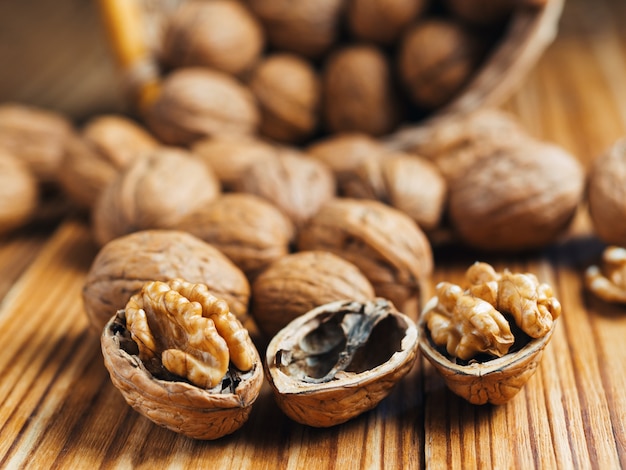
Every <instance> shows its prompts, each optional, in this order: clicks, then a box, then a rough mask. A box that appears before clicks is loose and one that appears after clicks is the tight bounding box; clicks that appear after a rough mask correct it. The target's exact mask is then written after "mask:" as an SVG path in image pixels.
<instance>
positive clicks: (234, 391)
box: [101, 310, 263, 440]
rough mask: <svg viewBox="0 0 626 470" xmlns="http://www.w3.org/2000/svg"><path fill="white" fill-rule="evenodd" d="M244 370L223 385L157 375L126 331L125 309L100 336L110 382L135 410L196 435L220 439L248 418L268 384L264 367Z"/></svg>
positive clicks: (257, 365)
mask: <svg viewBox="0 0 626 470" xmlns="http://www.w3.org/2000/svg"><path fill="white" fill-rule="evenodd" d="M248 341H249V343H250V347H251V348H252V350H254V353H255V355H256V358H255V360H254V366H253V368H252V369H251V370H250V371H248V372H240V371H238V370H236V369H234V368H233V367H231V368H230V369H229V371H228V373H227V374H226V376H225V378H224V379H223V380H222V382H221V384H219V385H218V386H217V387H214V388H212V389H204V388H201V387H197V386H195V385H193V384H191V383H189V382H185V381H183V380H181V379H178V378H171V379H169V378H157V377H155V376H154V375H153V374H152V373H150V372H149V371H148V369H147V368H146V366H145V365H144V363H143V362H142V361H141V360H140V359H139V357H138V347H137V344H136V343H135V342H134V341H133V340H132V339H131V335H130V332H129V331H128V330H127V329H126V316H125V312H124V310H120V311H118V313H117V314H116V315H114V316H113V318H111V320H109V322H108V323H107V324H106V326H105V328H104V331H103V332H102V336H101V346H102V355H103V356H104V364H105V366H106V368H107V369H108V371H109V374H110V376H111V381H112V382H113V384H114V385H115V387H116V388H118V389H119V390H120V391H121V392H122V395H123V396H124V399H125V400H126V402H127V403H128V404H129V405H130V406H132V407H133V408H134V409H135V410H136V411H138V412H139V413H141V414H142V415H144V416H145V417H147V418H148V419H150V420H151V421H153V422H155V423H156V424H159V425H161V426H163V427H166V428H167V429H170V430H172V431H174V432H177V433H181V434H184V435H186V436H189V437H192V438H194V439H207V440H208V439H218V438H220V437H222V436H225V435H227V434H230V433H232V432H235V431H236V430H237V429H239V428H240V427H241V426H242V425H243V424H244V423H245V422H246V420H247V419H248V415H249V414H250V411H251V409H252V404H253V403H254V401H255V400H256V398H257V397H258V395H259V392H260V390H261V386H262V384H263V367H262V363H261V359H260V357H259V355H258V352H257V350H256V348H255V347H254V345H253V344H252V342H251V341H250V339H249V338H248Z"/></svg>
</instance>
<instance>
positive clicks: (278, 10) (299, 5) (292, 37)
mask: <svg viewBox="0 0 626 470" xmlns="http://www.w3.org/2000/svg"><path fill="white" fill-rule="evenodd" d="M246 3H247V4H248V6H249V7H250V9H251V10H252V11H253V13H254V14H255V15H256V16H257V17H258V18H259V19H260V21H261V23H262V24H263V26H264V28H265V33H266V35H267V39H268V41H269V43H270V44H271V45H272V46H274V47H275V48H276V49H277V50H279V51H287V52H294V53H296V54H299V55H302V56H304V57H308V58H319V57H320V56H321V55H322V54H324V53H325V52H326V51H328V49H329V48H330V47H331V46H332V45H333V44H334V43H335V42H336V40H337V36H338V34H339V27H340V20H341V15H342V12H343V8H344V3H345V0H298V1H285V0H247V2H246Z"/></svg>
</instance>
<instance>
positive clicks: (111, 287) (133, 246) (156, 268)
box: [82, 230, 250, 331]
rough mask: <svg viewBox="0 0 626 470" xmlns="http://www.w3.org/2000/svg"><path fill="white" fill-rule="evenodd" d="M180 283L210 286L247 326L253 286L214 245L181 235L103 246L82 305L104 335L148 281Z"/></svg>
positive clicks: (139, 236)
mask: <svg viewBox="0 0 626 470" xmlns="http://www.w3.org/2000/svg"><path fill="white" fill-rule="evenodd" d="M177 278H181V279H184V280H186V281H188V282H193V283H202V284H206V285H207V286H208V287H209V288H210V289H211V292H213V294H214V295H215V296H217V297H219V298H221V299H224V300H225V301H226V302H227V303H228V305H229V306H230V309H231V311H232V312H233V313H234V314H236V315H237V317H238V318H239V319H240V320H241V321H245V318H246V316H247V311H248V299H249V296H250V286H249V284H248V281H247V279H246V277H245V275H244V274H243V272H241V270H240V269H239V268H237V267H236V266H235V265H234V264H233V263H232V262H231V261H230V260H229V259H228V258H226V256H224V255H223V254H222V253H221V252H220V251H219V250H217V249H216V248H214V247H213V246H211V245H209V244H208V243H206V242H203V241H202V240H200V239H199V238H197V237H194V236H193V235H190V234H188V233H186V232H182V231H176V230H147V231H140V232H135V233H132V234H130V235H126V236H123V237H120V238H117V239H115V240H113V241H111V242H109V243H107V244H106V245H105V246H103V247H102V249H101V250H100V251H99V252H98V254H97V256H96V258H95V259H94V261H93V263H92V264H91V267H90V269H89V272H88V273H87V277H86V279H85V284H84V287H83V291H82V298H83V306H84V309H85V312H86V314H87V316H88V317H89V320H90V322H91V324H92V325H93V326H94V327H95V329H96V330H98V331H100V330H101V329H102V327H103V326H104V324H105V323H106V322H107V321H108V320H109V319H110V318H111V316H112V315H114V314H115V312H116V311H117V310H119V309H122V308H124V306H125V305H126V302H128V299H130V297H131V296H132V295H133V294H135V293H137V292H138V291H139V290H140V289H141V287H142V285H143V284H144V283H145V282H146V281H151V280H152V281H167V280H170V279H177Z"/></svg>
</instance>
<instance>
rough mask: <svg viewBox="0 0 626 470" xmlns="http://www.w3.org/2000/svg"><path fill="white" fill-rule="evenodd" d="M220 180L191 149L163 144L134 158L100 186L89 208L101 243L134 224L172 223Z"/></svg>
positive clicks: (214, 191) (214, 192)
mask: <svg viewBox="0 0 626 470" xmlns="http://www.w3.org/2000/svg"><path fill="white" fill-rule="evenodd" d="M219 194H220V185H219V182H218V180H217V178H216V177H215V175H214V174H213V172H212V171H211V169H210V168H209V167H208V166H207V165H205V164H204V163H202V162H201V161H199V160H198V159H197V158H195V157H194V156H193V155H192V154H191V153H189V152H187V151H185V150H183V149H177V148H169V147H161V148H158V149H155V150H153V151H152V152H150V153H149V154H146V155H144V156H143V157H142V158H139V159H137V160H136V161H135V162H133V163H132V164H131V165H130V166H129V167H127V168H126V169H125V170H124V171H122V172H120V173H119V174H118V175H117V176H116V177H115V178H114V179H113V181H111V182H110V183H109V185H108V186H107V187H106V188H105V189H104V190H103V191H102V194H101V195H100V196H99V198H98V200H97V201H96V205H95V207H94V209H93V214H92V215H93V218H92V219H93V232H94V236H95V238H96V241H97V242H98V243H99V244H100V245H104V244H105V243H107V242H109V241H111V240H113V239H114V238H117V237H119V236H122V235H125V234H127V233H131V232H136V231H137V230H148V229H167V228H174V227H176V224H177V223H178V222H179V221H180V220H181V219H183V218H184V217H185V216H186V215H187V214H189V213H191V212H193V211H194V210H195V209H197V208H200V207H202V206H203V205H204V204H207V203H209V202H211V201H213V200H214V199H215V198H217V197H218V195H219Z"/></svg>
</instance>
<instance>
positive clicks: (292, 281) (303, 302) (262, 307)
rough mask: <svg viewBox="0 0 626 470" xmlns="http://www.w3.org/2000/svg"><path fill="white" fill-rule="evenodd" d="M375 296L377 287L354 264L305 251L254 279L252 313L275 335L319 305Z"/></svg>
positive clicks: (279, 261) (329, 254) (267, 332)
mask: <svg viewBox="0 0 626 470" xmlns="http://www.w3.org/2000/svg"><path fill="white" fill-rule="evenodd" d="M373 298H374V288H373V287H372V285H371V284H370V282H369V281H368V280H367V278H366V277H365V276H364V275H363V273H362V272H361V271H360V270H359V269H358V268H357V267H356V266H355V265H354V264H352V263H350V262H348V261H346V260H344V259H343V258H340V257H339V256H337V255H334V254H332V253H330V252H326V251H301V252H298V253H293V254H291V255H288V256H285V257H283V258H280V259H278V260H276V261H275V262H273V263H272V264H271V265H269V266H268V267H267V269H266V270H265V271H263V272H262V273H261V274H259V276H258V277H257V278H256V279H255V280H254V281H253V282H252V305H251V314H252V316H253V317H254V320H255V322H256V324H257V326H258V327H259V329H260V330H261V331H262V332H263V333H265V334H266V335H267V336H268V337H270V338H271V337H272V336H274V335H275V334H276V333H278V331H279V330H281V329H282V328H284V327H285V326H286V325H287V324H288V323H289V322H290V321H291V320H293V319H294V318H297V317H299V316H301V315H304V314H305V313H307V312H308V311H309V310H312V309H313V308H315V307H317V306H319V305H323V304H326V303H329V302H333V301H335V300H346V299H350V300H354V301H359V302H361V301H363V302H364V301H367V300H371V299H373Z"/></svg>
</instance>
